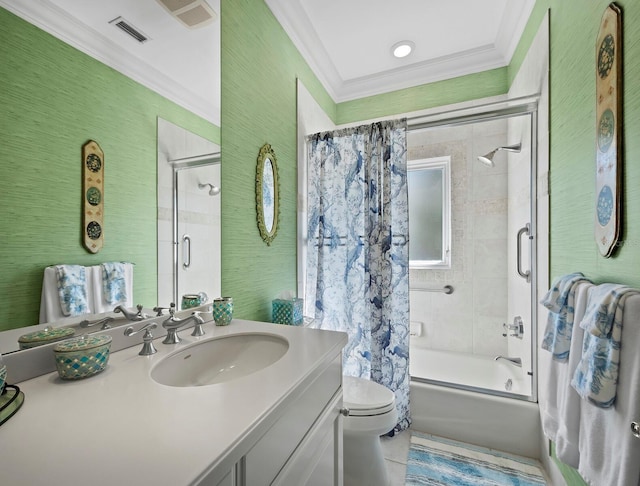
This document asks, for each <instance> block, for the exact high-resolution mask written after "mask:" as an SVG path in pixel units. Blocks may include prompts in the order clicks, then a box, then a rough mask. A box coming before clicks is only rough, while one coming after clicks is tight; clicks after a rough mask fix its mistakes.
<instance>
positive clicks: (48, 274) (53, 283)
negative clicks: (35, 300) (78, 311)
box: [40, 267, 64, 324]
mask: <svg viewBox="0 0 640 486" xmlns="http://www.w3.org/2000/svg"><path fill="white" fill-rule="evenodd" d="M63 317H64V314H62V308H61V307H60V297H59V296H58V279H57V277H56V267H47V268H45V269H44V275H43V276H42V293H41V294H40V324H43V323H45V322H53V321H57V320H59V319H62V318H63Z"/></svg>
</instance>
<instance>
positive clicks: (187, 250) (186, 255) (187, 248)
mask: <svg viewBox="0 0 640 486" xmlns="http://www.w3.org/2000/svg"><path fill="white" fill-rule="evenodd" d="M182 243H183V246H182V261H183V263H182V268H184V269H185V270H186V269H187V268H189V267H190V266H191V237H190V236H189V235H184V236H183V237H182ZM187 243H188V245H187Z"/></svg>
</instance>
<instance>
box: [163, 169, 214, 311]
mask: <svg viewBox="0 0 640 486" xmlns="http://www.w3.org/2000/svg"><path fill="white" fill-rule="evenodd" d="M176 184H177V221H176V222H175V223H174V224H176V232H175V237H176V240H175V241H174V244H175V245H176V250H177V251H176V254H175V258H177V261H176V262H175V263H176V265H175V267H176V268H175V272H176V289H175V295H174V299H175V304H176V307H177V308H180V307H181V302H182V296H183V295H185V294H198V293H200V292H204V293H205V294H206V295H207V297H208V299H209V301H211V299H213V298H215V297H219V296H220V251H219V248H220V231H219V228H220V195H219V194H218V193H216V192H215V190H213V187H216V188H217V187H219V186H220V165H219V164H214V165H206V166H200V167H189V168H184V169H180V170H176ZM212 186H213V187H212Z"/></svg>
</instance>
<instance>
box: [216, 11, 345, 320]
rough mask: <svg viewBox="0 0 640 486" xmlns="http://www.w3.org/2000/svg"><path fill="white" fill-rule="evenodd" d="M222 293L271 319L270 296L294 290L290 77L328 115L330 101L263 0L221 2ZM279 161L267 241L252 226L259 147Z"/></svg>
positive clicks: (252, 314) (244, 313) (241, 313)
mask: <svg viewBox="0 0 640 486" xmlns="http://www.w3.org/2000/svg"><path fill="white" fill-rule="evenodd" d="M220 18H221V22H222V24H221V44H222V53H221V64H222V80H221V81H222V110H221V136H222V154H223V155H222V157H223V164H222V168H221V170H222V185H223V187H224V193H223V194H222V291H223V293H224V294H225V295H230V296H232V297H233V298H234V315H235V316H237V317H241V318H246V319H256V320H265V321H269V320H270V318H271V300H272V299H274V298H275V297H276V295H277V294H278V293H279V292H281V291H283V290H293V291H295V289H296V199H297V196H296V186H297V183H296V180H297V179H296V178H297V175H296V174H297V171H296V164H297V162H296V116H297V114H296V78H300V79H301V80H302V81H303V83H304V85H305V86H306V87H307V89H309V91H310V92H311V93H312V94H313V95H314V97H315V98H316V100H317V101H318V103H320V104H321V106H323V108H324V109H325V110H326V111H327V113H328V114H329V116H332V117H334V118H335V113H334V112H335V105H334V103H333V102H332V101H331V99H330V98H329V96H328V95H327V93H326V92H325V90H324V88H322V87H321V85H320V84H319V82H318V80H317V79H316V77H315V76H314V75H313V73H312V72H311V71H310V69H309V67H308V66H307V64H306V62H305V61H304V60H303V58H302V57H301V56H300V54H299V53H298V51H297V49H296V48H295V47H294V45H293V43H292V42H291V41H290V40H289V38H288V37H287V35H286V33H285V32H284V30H283V29H282V27H281V26H280V24H279V23H278V22H277V21H276V19H275V17H274V16H273V14H272V13H271V11H270V10H269V8H268V7H267V5H266V4H265V2H264V0H242V1H238V0H222V2H221V14H220ZM264 143H270V144H271V146H272V148H273V150H274V151H275V154H276V157H277V161H278V171H279V178H280V224H279V226H278V233H277V236H276V238H275V240H274V241H273V242H272V243H271V246H267V245H266V243H264V242H263V241H262V239H261V238H260V233H259V232H258V226H257V224H256V199H255V176H256V164H257V157H258V151H259V150H260V147H261V146H262V145H263V144H264Z"/></svg>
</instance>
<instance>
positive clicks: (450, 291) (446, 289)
mask: <svg viewBox="0 0 640 486" xmlns="http://www.w3.org/2000/svg"><path fill="white" fill-rule="evenodd" d="M411 290H420V291H421V292H442V293H443V294H453V287H452V286H451V285H445V286H444V287H442V288H441V289H428V288H421V287H417V288H413V289H411Z"/></svg>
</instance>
